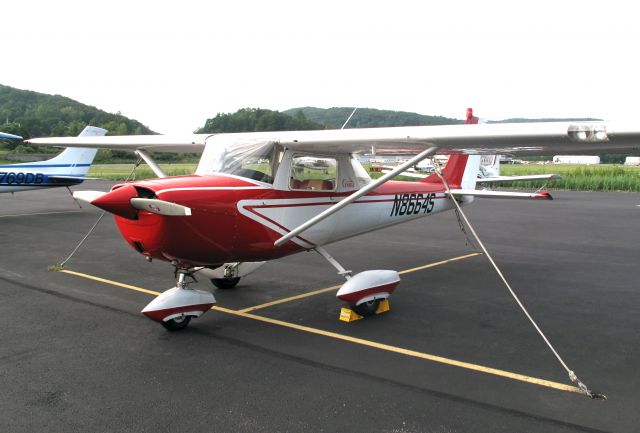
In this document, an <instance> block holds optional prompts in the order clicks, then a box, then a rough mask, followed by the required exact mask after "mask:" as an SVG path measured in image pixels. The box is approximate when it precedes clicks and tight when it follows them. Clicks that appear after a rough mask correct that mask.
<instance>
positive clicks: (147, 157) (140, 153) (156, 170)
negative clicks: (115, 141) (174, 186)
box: [136, 149, 167, 178]
mask: <svg viewBox="0 0 640 433" xmlns="http://www.w3.org/2000/svg"><path fill="white" fill-rule="evenodd" d="M136 154H137V155H138V156H139V157H140V158H142V159H144V162H146V163H147V165H148V166H149V167H150V168H151V170H153V172H154V173H155V174H156V176H158V177H160V178H162V177H167V175H166V174H165V173H164V171H162V169H161V168H160V166H158V164H156V162H155V161H154V160H153V158H151V156H150V155H149V154H148V153H147V152H145V151H144V150H142V149H138V150H136Z"/></svg>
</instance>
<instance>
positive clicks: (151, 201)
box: [131, 198, 191, 216]
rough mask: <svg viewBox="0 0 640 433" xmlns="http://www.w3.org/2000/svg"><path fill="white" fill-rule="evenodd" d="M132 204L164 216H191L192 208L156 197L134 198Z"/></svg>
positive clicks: (137, 207)
mask: <svg viewBox="0 0 640 433" xmlns="http://www.w3.org/2000/svg"><path fill="white" fill-rule="evenodd" d="M131 206H133V207H134V208H136V209H138V210H145V211H147V212H151V213H155V214H158V215H164V216H190V215H191V208H188V207H186V206H182V205H179V204H176V203H171V202H168V201H164V200H158V199H155V198H132V199H131Z"/></svg>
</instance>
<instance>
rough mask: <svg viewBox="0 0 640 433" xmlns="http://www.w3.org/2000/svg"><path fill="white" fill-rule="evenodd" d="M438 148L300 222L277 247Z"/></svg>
mask: <svg viewBox="0 0 640 433" xmlns="http://www.w3.org/2000/svg"><path fill="white" fill-rule="evenodd" d="M436 150H438V148H437V147H436V146H433V147H430V148H428V149H427V150H424V151H422V152H421V153H419V154H418V155H416V156H414V157H413V158H411V159H410V160H409V161H407V162H405V163H404V164H402V165H400V166H398V167H396V168H395V169H393V170H391V171H390V172H389V173H387V174H385V175H384V176H382V177H381V178H379V179H377V180H375V181H374V182H371V183H370V184H369V185H367V186H365V187H362V188H360V189H359V190H357V191H356V192H354V193H353V194H351V195H350V196H349V197H347V198H345V199H344V200H341V201H339V202H338V203H336V204H334V205H333V206H331V207H330V208H329V209H326V210H325V211H323V212H321V213H319V214H318V215H316V216H315V217H313V218H311V219H310V220H309V221H307V222H305V223H303V224H300V225H299V226H298V227H296V228H295V229H293V230H291V231H290V232H289V233H287V234H286V235H284V236H282V237H281V238H280V239H278V240H276V241H275V242H274V243H273V245H274V246H276V247H279V246H280V245H282V244H284V243H285V242H287V241H288V240H291V239H292V238H295V237H296V236H298V235H299V234H300V233H302V232H303V231H305V230H307V229H309V228H310V227H313V226H314V225H316V224H318V223H319V222H320V221H322V220H324V219H325V218H327V217H329V216H331V215H333V214H334V213H336V212H338V211H339V210H340V209H342V208H343V207H345V206H347V205H348V204H351V203H353V202H354V201H356V200H358V199H359V198H360V197H362V196H363V195H365V194H367V193H369V192H370V191H373V190H374V189H376V188H377V187H379V186H380V185H382V184H383V183H385V182H386V181H388V180H390V179H392V178H394V177H396V176H397V175H399V174H401V173H402V172H403V171H405V170H407V169H408V168H409V167H412V166H414V165H416V164H417V163H419V162H420V161H422V160H423V159H425V158H427V157H428V156H430V155H432V154H434V153H435V152H436Z"/></svg>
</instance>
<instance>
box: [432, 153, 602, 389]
mask: <svg viewBox="0 0 640 433" xmlns="http://www.w3.org/2000/svg"><path fill="white" fill-rule="evenodd" d="M433 166H434V167H435V173H436V174H437V175H438V177H439V178H440V180H441V181H442V183H443V185H444V187H445V188H446V191H447V195H448V196H449V198H450V199H451V201H452V202H453V204H454V206H455V209H456V214H457V215H458V217H460V216H461V217H462V219H463V220H464V222H465V224H466V226H467V227H469V230H470V231H471V233H472V235H473V237H474V238H475V240H476V241H477V242H478V245H480V248H481V249H482V252H483V253H484V254H485V255H486V257H487V258H488V259H489V262H490V263H491V265H492V266H493V268H494V269H495V271H496V273H497V274H498V276H499V277H500V279H501V280H502V282H503V283H504V285H505V286H506V287H507V289H508V290H509V293H511V296H512V297H513V299H514V300H515V301H516V303H517V304H518V306H519V307H520V309H521V310H522V312H523V313H524V315H525V316H526V317H527V319H529V321H530V322H531V324H532V325H533V327H534V328H535V329H536V331H538V334H540V337H542V339H543V340H544V342H545V343H546V344H547V346H548V347H549V349H550V350H551V352H553V354H554V355H555V357H556V358H557V359H558V361H559V362H560V364H561V365H562V367H563V368H564V369H565V370H566V371H567V374H568V375H569V380H571V382H573V383H575V384H576V385H577V386H578V388H580V390H581V391H582V393H583V394H584V395H586V396H588V397H589V398H591V399H600V400H606V399H607V396H606V395H604V394H601V393H597V392H594V391H592V390H590V389H589V388H588V387H587V386H586V385H585V384H584V383H583V382H582V381H580V379H578V376H577V375H576V374H575V373H574V372H573V370H571V369H570V368H569V367H568V366H567V364H566V363H565V362H564V360H563V359H562V357H561V356H560V354H559V353H558V352H557V351H556V349H555V348H554V347H553V345H552V344H551V342H550V341H549V339H548V338H547V337H546V335H545V334H544V333H543V332H542V330H541V329H540V327H539V326H538V324H537V323H536V321H535V320H533V317H531V315H530V314H529V312H528V311H527V309H526V308H525V306H524V304H523V303H522V301H520V298H518V296H517V295H516V293H515V291H514V290H513V288H512V287H511V285H510V284H509V282H508V281H507V279H506V278H505V276H504V275H503V274H502V272H501V271H500V268H499V267H498V265H497V264H496V262H495V261H494V260H493V257H491V254H489V251H488V250H487V248H486V247H485V246H484V244H483V243H482V241H481V240H480V237H479V236H478V234H477V233H476V231H475V229H474V228H473V226H472V225H471V223H470V222H469V220H468V219H467V216H466V215H465V213H464V212H463V211H462V208H461V207H460V203H458V200H457V199H456V198H455V196H454V194H452V193H451V188H449V184H448V183H447V180H446V179H445V178H444V176H443V175H442V170H441V169H440V166H439V164H438V163H437V161H436V160H435V159H433ZM460 225H461V226H462V223H461V222H460ZM465 235H466V232H465Z"/></svg>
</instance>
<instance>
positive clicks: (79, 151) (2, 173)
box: [0, 126, 107, 193]
mask: <svg viewBox="0 0 640 433" xmlns="http://www.w3.org/2000/svg"><path fill="white" fill-rule="evenodd" d="M106 133H107V130H106V129H102V128H97V127H95V126H87V127H86V128H84V130H83V131H82V132H81V133H80V134H79V135H78V137H99V136H103V135H105V134H106ZM2 134H3V136H4V137H3V136H0V138H8V139H20V140H22V137H18V136H16V135H11V134H4V133H2ZM97 151H98V150H97V149H90V148H67V149H65V150H63V151H62V153H60V154H59V155H57V156H55V157H53V158H51V159H48V160H46V161H38V162H25V163H18V164H8V165H0V193H2V192H11V193H14V192H19V191H29V190H34V189H42V188H53V187H59V186H71V185H77V184H79V183H82V182H83V181H84V179H85V176H86V175H87V172H88V171H89V167H91V163H92V162H93V158H94V157H95V156H96V152H97Z"/></svg>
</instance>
